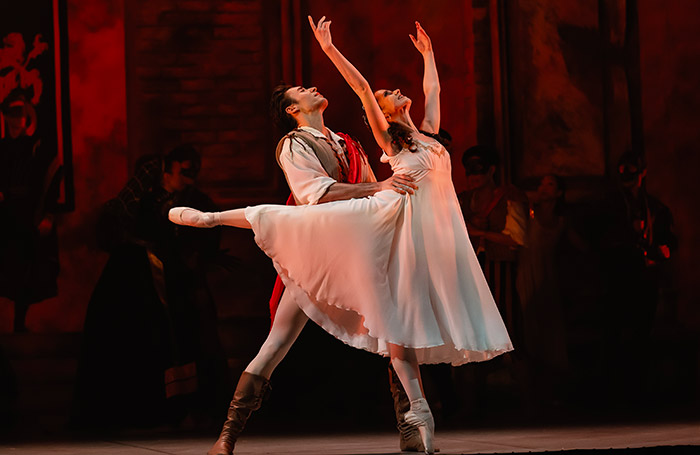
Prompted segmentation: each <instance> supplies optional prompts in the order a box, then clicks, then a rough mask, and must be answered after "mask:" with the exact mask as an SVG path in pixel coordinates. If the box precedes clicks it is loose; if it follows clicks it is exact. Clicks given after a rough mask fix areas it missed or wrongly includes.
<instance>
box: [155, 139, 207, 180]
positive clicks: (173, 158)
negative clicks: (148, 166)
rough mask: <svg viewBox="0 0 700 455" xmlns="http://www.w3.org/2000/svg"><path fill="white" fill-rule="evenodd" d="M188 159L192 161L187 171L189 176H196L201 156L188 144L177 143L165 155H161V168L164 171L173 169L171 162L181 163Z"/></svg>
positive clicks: (200, 165) (200, 163) (200, 164)
mask: <svg viewBox="0 0 700 455" xmlns="http://www.w3.org/2000/svg"><path fill="white" fill-rule="evenodd" d="M185 161H189V162H191V163H192V167H191V168H189V169H188V170H187V171H188V173H189V174H191V175H189V176H190V177H192V178H194V177H196V175H197V173H198V172H199V169H200V168H201V167H202V158H201V157H200V156H199V153H198V152H197V150H196V149H195V148H194V147H193V146H191V145H188V144H183V145H178V146H177V147H175V148H174V149H172V150H171V151H170V152H168V154H167V155H165V157H163V169H164V170H165V172H171V171H172V170H173V163H174V162H178V163H182V162H185Z"/></svg>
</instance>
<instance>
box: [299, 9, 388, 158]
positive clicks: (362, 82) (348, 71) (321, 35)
mask: <svg viewBox="0 0 700 455" xmlns="http://www.w3.org/2000/svg"><path fill="white" fill-rule="evenodd" d="M325 19H326V16H323V17H322V18H321V19H320V20H319V21H318V24H314V21H313V19H312V18H311V16H309V24H311V29H312V30H313V31H314V36H315V37H316V40H317V41H318V43H319V44H320V45H321V49H323V52H325V54H326V55H327V56H328V58H330V59H331V62H333V64H334V65H335V67H336V68H337V69H338V71H339V72H340V74H341V75H342V76H343V78H344V79H345V81H346V82H347V83H348V85H350V88H352V90H353V91H354V92H355V93H356V94H357V96H358V97H359V98H360V101H362V105H363V106H364V108H365V112H366V114H367V119H368V120H369V126H370V127H371V128H372V134H373V135H374V140H375V141H377V144H379V147H381V148H382V150H384V151H385V152H386V153H387V154H391V153H392V148H391V136H389V132H388V131H389V122H387V121H386V118H385V117H384V114H383V113H382V110H381V108H380V107H379V104H377V100H376V99H375V97H374V93H372V89H371V88H370V86H369V82H367V79H365V78H364V76H362V74H361V73H360V72H359V71H358V70H357V68H355V67H354V66H353V64H352V63H350V61H349V60H348V59H347V58H345V56H343V54H341V53H340V51H339V50H338V49H337V48H336V47H335V46H334V45H333V42H332V38H331V31H330V25H331V21H327V20H325Z"/></svg>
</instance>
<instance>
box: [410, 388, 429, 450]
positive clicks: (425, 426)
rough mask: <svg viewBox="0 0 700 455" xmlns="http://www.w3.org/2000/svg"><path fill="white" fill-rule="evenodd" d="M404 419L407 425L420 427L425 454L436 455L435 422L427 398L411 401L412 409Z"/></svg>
mask: <svg viewBox="0 0 700 455" xmlns="http://www.w3.org/2000/svg"><path fill="white" fill-rule="evenodd" d="M404 419H405V420H406V422H407V423H409V424H411V425H414V426H416V427H418V431H419V432H420V437H421V439H422V440H423V447H425V453H429V454H433V453H435V448H434V446H433V433H435V421H434V420H433V414H432V413H431V412H430V408H429V407H428V402H427V401H425V398H419V399H417V400H413V401H411V409H410V410H409V411H408V412H407V413H406V414H405V416H404Z"/></svg>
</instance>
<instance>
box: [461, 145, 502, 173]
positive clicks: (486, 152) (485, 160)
mask: <svg viewBox="0 0 700 455" xmlns="http://www.w3.org/2000/svg"><path fill="white" fill-rule="evenodd" d="M471 158H479V162H480V163H481V164H482V165H484V166H487V167H491V166H495V167H496V168H498V165H499V164H500V163H501V159H500V157H499V156H498V151H496V149H495V148H494V147H492V146H490V145H474V146H472V147H469V148H468V149H467V150H466V151H465V152H464V155H462V165H463V166H465V167H466V165H467V161H469V160H470V159H471Z"/></svg>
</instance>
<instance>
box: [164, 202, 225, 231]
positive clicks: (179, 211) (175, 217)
mask: <svg viewBox="0 0 700 455" xmlns="http://www.w3.org/2000/svg"><path fill="white" fill-rule="evenodd" d="M218 215H219V214H218V213H217V212H200V211H199V210H197V209H192V208H189V207H173V208H172V209H170V211H169V212H168V219H169V220H170V221H172V222H173V223H175V224H181V225H183V226H193V227H200V228H211V227H215V226H218V225H219V224H220V223H219V219H218V218H219V217H218Z"/></svg>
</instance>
